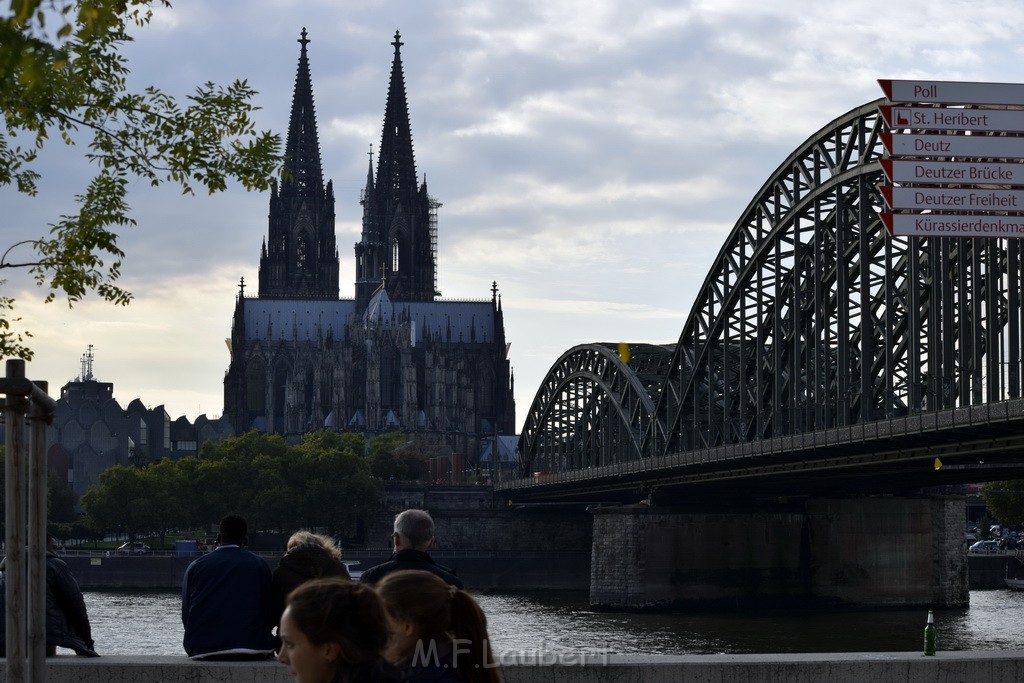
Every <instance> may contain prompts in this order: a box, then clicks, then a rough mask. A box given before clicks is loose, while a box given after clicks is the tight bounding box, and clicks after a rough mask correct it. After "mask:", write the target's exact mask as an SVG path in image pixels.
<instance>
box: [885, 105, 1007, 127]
mask: <svg viewBox="0 0 1024 683" xmlns="http://www.w3.org/2000/svg"><path fill="white" fill-rule="evenodd" d="M878 110H879V111H880V112H882V118H883V119H885V122H886V123H888V124H889V127H890V128H915V129H918V130H977V131H983V132H992V133H999V132H1003V133H1020V132H1022V131H1024V111H1020V110H1008V109H948V108H944V107H898V106H892V105H887V104H883V105H881V106H879V107H878Z"/></svg>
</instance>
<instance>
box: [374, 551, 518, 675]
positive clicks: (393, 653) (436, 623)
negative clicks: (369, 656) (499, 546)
mask: <svg viewBox="0 0 1024 683" xmlns="http://www.w3.org/2000/svg"><path fill="white" fill-rule="evenodd" d="M376 589H377V594H378V595H379V596H380V598H381V601H382V602H383V603H384V611H385V612H387V615H388V618H389V620H390V623H391V640H390V641H389V643H388V649H387V650H386V651H385V653H384V656H385V658H387V659H388V660H390V661H392V662H394V663H395V665H396V666H398V668H399V669H400V670H401V671H402V674H403V675H404V676H405V680H406V681H407V682H408V683H501V681H502V674H501V669H500V668H499V667H498V661H497V660H496V659H495V658H494V653H493V650H492V649H491V643H490V637H489V636H488V635H487V618H486V617H485V616H484V613H483V610H481V609H480V606H479V605H478V604H477V602H476V600H474V599H473V596H472V595H470V594H469V593H467V592H466V591H464V590H461V589H459V588H456V587H455V586H452V585H449V584H447V583H445V582H444V580H442V579H441V578H440V577H438V576H435V575H432V574H429V573H427V572H421V571H398V572H391V573H390V574H388V575H387V576H385V577H384V578H383V579H381V580H380V582H379V583H378V584H377V585H376Z"/></svg>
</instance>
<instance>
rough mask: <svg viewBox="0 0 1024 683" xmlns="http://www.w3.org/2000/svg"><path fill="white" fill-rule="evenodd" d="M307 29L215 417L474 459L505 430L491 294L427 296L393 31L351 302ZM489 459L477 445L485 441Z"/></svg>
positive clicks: (423, 216) (502, 371)
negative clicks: (343, 283) (387, 438)
mask: <svg viewBox="0 0 1024 683" xmlns="http://www.w3.org/2000/svg"><path fill="white" fill-rule="evenodd" d="M309 42H310V41H309V40H308V39H307V38H306V31H305V29H303V31H302V36H301V38H300V39H299V43H300V45H301V49H300V52H299V66H298V70H297V73H296V76H295V90H294V93H293V95H292V109H291V118H290V121H289V123H288V138H287V143H286V147H285V168H284V172H283V174H282V179H281V182H280V187H275V188H274V189H273V190H272V192H271V195H270V219H269V228H268V234H267V237H266V239H265V240H264V242H263V247H262V249H261V252H260V268H259V294H258V295H257V296H256V297H251V296H247V295H246V293H245V291H244V287H243V288H242V289H241V291H240V292H239V294H238V298H237V302H236V305H235V312H234V319H233V321H232V326H231V363H230V366H229V368H228V371H227V374H226V375H225V378H224V414H225V416H227V417H228V418H229V419H230V421H231V423H232V426H233V428H234V430H235V433H236V434H241V433H243V432H245V431H248V430H251V429H257V430H261V431H267V432H275V433H279V434H282V435H284V436H286V437H298V436H299V435H301V434H304V433H306V432H311V431H317V430H320V429H333V430H336V431H354V432H358V433H361V434H367V435H372V434H379V433H383V432H390V431H400V432H404V433H407V434H409V435H411V436H412V437H414V438H415V441H416V442H417V443H418V444H419V447H420V449H421V450H423V451H426V454H427V455H431V456H445V455H454V456H460V457H459V459H460V460H462V459H464V461H465V462H466V464H467V465H471V464H473V463H475V462H476V461H477V459H478V458H479V457H480V452H481V448H482V445H483V443H484V439H487V438H490V437H494V436H496V435H498V434H501V435H510V434H514V432H515V404H514V401H513V398H512V379H511V371H510V367H509V362H508V356H507V347H506V343H505V328H504V322H503V316H502V311H501V301H500V299H499V298H498V296H497V288H496V287H493V286H492V288H491V297H490V299H483V300H480V301H443V300H439V299H438V296H439V295H440V292H438V290H437V209H438V207H439V206H440V203H439V202H437V201H436V200H434V198H433V197H431V196H430V195H429V194H428V192H427V185H426V182H423V183H419V184H417V175H416V162H415V157H414V155H413V146H412V131H411V129H410V126H409V109H408V104H407V102H406V95H405V77H404V75H403V71H402V58H401V47H402V42H401V40H400V36H399V34H398V33H397V32H396V33H395V40H394V42H393V43H392V45H393V46H394V59H393V61H392V64H391V81H390V84H389V86H388V96H387V104H386V106H385V110H384V127H383V133H382V135H381V141H380V148H379V153H378V158H377V169H376V176H375V175H374V169H373V161H372V159H371V161H370V168H369V170H368V172H367V177H366V187H365V188H364V189H363V191H362V194H361V199H360V204H361V205H362V215H363V218H362V233H361V235H360V240H359V242H357V243H356V244H355V271H356V278H355V298H354V299H341V298H339V286H338V271H339V267H338V265H339V255H338V248H337V244H336V240H335V233H334V188H333V184H332V182H331V181H329V180H328V181H327V182H326V184H325V183H324V177H323V170H322V166H321V161H320V143H319V139H318V135H317V125H316V115H315V111H314V107H313V87H312V81H311V79H310V72H309V57H308V54H307V45H308V43H309ZM488 451H489V447H488Z"/></svg>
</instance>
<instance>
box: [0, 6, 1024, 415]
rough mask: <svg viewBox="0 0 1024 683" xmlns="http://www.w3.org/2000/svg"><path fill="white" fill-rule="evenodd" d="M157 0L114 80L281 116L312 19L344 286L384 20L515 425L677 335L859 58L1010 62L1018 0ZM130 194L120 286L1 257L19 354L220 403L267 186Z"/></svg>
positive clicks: (999, 76) (55, 203)
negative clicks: (571, 381)
mask: <svg viewBox="0 0 1024 683" xmlns="http://www.w3.org/2000/svg"><path fill="white" fill-rule="evenodd" d="M154 16H155V18H154V21H153V23H152V25H151V26H149V27H146V28H143V29H139V30H134V31H133V35H135V36H136V41H135V42H134V43H133V44H131V45H130V46H128V47H126V48H125V51H124V54H125V55H126V57H127V58H128V59H129V60H130V62H131V64H132V69H133V73H132V76H131V80H130V82H131V83H132V84H133V87H143V86H145V85H148V84H151V83H152V84H155V85H158V86H160V87H161V88H163V89H165V90H166V91H168V92H171V93H173V94H176V95H178V96H186V95H187V94H188V93H190V92H191V91H192V89H193V87H194V86H195V85H197V84H199V83H202V82H204V81H207V80H213V81H217V82H230V81H231V80H233V79H235V78H247V79H248V80H249V82H250V84H251V85H252V86H253V87H255V88H256V90H258V91H259V95H258V97H257V104H258V105H259V106H260V107H261V109H260V111H258V112H256V115H255V120H256V123H257V127H258V128H260V129H268V128H269V129H274V130H276V131H279V132H281V133H282V135H283V134H285V133H286V130H287V124H288V115H289V110H290V106H291V96H292V86H293V83H294V79H295V69H296V65H297V61H298V54H299V45H298V43H297V42H296V41H297V39H298V37H299V32H300V31H301V30H302V28H303V26H305V27H306V29H307V30H308V34H309V38H310V39H311V41H312V42H310V43H309V48H308V49H309V56H310V60H311V69H312V75H313V83H314V95H315V102H316V113H317V116H318V120H319V139H320V146H321V156H322V159H323V166H324V176H325V178H330V179H332V180H333V182H334V187H335V195H336V197H337V206H336V213H337V215H336V223H335V225H336V233H337V239H338V248H339V251H340V254H341V271H342V275H341V279H342V293H343V295H345V294H346V293H347V294H351V288H352V284H351V282H352V279H353V265H352V261H353V252H352V245H353V243H354V242H355V240H356V239H357V238H358V232H359V230H360V221H361V215H362V213H361V207H360V205H359V203H358V202H359V194H360V191H361V189H362V188H363V186H364V184H365V182H366V169H367V160H368V157H367V152H368V151H369V149H370V145H371V144H372V145H373V146H374V149H376V147H377V145H379V141H380V126H381V123H382V120H383V113H384V103H385V97H386V93H387V86H388V80H389V78H390V69H391V60H392V56H393V50H394V48H393V47H392V45H391V44H390V43H391V42H392V40H393V36H394V33H395V30H396V29H399V30H400V31H401V32H402V40H403V42H404V45H403V47H402V56H403V62H404V75H405V81H406V85H407V95H408V103H409V108H410V112H411V117H412V130H413V140H414V145H415V151H416V163H417V169H418V171H419V174H420V176H421V177H423V176H426V178H427V179H428V181H429V184H428V187H429V188H430V192H431V194H433V195H435V196H436V197H437V198H438V199H439V200H440V201H441V202H443V207H442V208H441V211H440V223H439V235H438V237H439V249H440V262H439V268H438V272H439V280H440V286H441V289H442V291H444V292H445V295H446V296H451V297H475V298H489V297H490V286H491V282H493V281H497V282H498V286H499V288H500V294H501V296H502V302H503V309H504V311H505V313H506V335H507V337H508V339H509V341H510V342H511V343H512V357H511V360H512V364H513V367H514V368H515V373H516V394H517V401H518V403H519V421H520V424H521V422H522V419H523V416H524V415H525V411H526V407H527V406H526V404H527V403H528V401H529V400H531V399H532V396H533V394H534V392H535V391H536V389H537V387H538V385H539V384H540V382H541V380H542V378H543V376H544V373H545V372H546V371H547V369H548V368H549V367H550V366H551V364H552V363H553V362H554V361H555V360H556V359H557V358H558V356H559V355H561V354H562V353H563V352H564V351H566V350H567V349H568V348H569V347H571V346H573V345H575V344H579V343H586V342H588V341H618V340H627V341H651V342H656V343H672V342H674V341H675V339H676V338H677V337H678V334H679V332H680V331H681V329H682V326H683V323H684V321H685V318H686V315H687V312H688V311H689V307H690V305H691V304H692V301H693V299H694V298H695V296H696V294H697V291H698V290H699V288H700V286H701V285H702V283H703V280H704V278H705V276H706V274H707V272H708V271H709V270H710V268H711V266H712V264H713V261H714V259H715V257H716V255H717V253H718V251H719V249H720V248H721V246H722V243H723V242H724V240H725V238H726V236H727V235H728V233H729V231H730V230H731V229H732V226H733V224H734V222H735V221H736V220H737V219H738V218H739V216H740V214H741V213H742V211H743V209H744V208H745V207H746V205H747V203H748V202H749V201H750V199H751V197H752V196H753V194H754V193H755V192H756V191H757V190H758V188H760V187H761V185H762V184H763V183H764V182H765V181H766V180H767V179H768V178H769V176H770V175H771V173H772V172H773V171H774V170H775V169H776V167H777V166H778V165H779V164H780V163H782V162H783V161H784V160H785V158H786V157H787V156H788V155H789V154H790V153H791V152H792V150H793V149H795V148H796V147H797V146H798V145H800V144H801V143H803V142H804V141H805V140H806V139H807V138H808V137H809V136H811V135H812V134H813V133H814V132H815V131H817V130H818V129H820V128H821V127H823V126H824V125H826V124H827V123H828V122H829V121H831V120H833V119H835V118H836V117H838V116H841V115H842V114H844V113H845V112H846V111H848V110H850V109H852V108H854V107H856V106H859V105H861V104H863V103H865V102H869V101H871V100H874V99H876V98H878V97H880V96H881V94H882V93H881V91H880V89H879V88H878V86H877V84H876V82H875V81H876V79H878V78H908V77H912V78H918V79H936V80H946V79H965V80H978V81H992V82H1013V81H1016V80H1019V74H1018V69H1017V64H1019V62H1020V58H1021V51H1022V48H1021V47H1020V46H1019V45H1018V44H1017V41H1016V26H1018V25H1020V24H1021V23H1024V22H1022V19H1024V6H1022V5H1020V4H1019V3H1017V2H1011V1H1010V0H978V1H976V2H971V3H966V2H961V1H959V0H933V1H931V2H924V1H923V0H910V1H908V2H902V3H893V2H880V1H878V0H867V1H866V2H862V3H857V4H852V3H835V2H811V1H806V0H804V1H795V0H788V1H780V2H775V3H765V2H762V1H761V0H696V1H691V2H678V0H652V1H651V2H645V3H640V4H637V3H627V2H624V1H623V0H587V1H584V0H524V1H523V2H519V3H494V2H489V1H487V0H442V1H441V2H436V3H408V2H399V1H398V0H379V1H371V0H352V1H351V2H346V3H345V4H344V5H339V4H338V3H336V2H333V1H330V0H303V1H302V2H299V0H274V1H270V0H253V1H252V2H248V3H246V4H245V7H244V11H239V5H237V4H236V3H213V2H209V3H182V4H176V5H175V6H174V7H173V8H172V9H169V10H165V9H163V8H157V10H156V13H155V15H154ZM51 148H53V149H51ZM81 152H82V150H81V149H77V150H71V152H70V153H68V152H67V151H61V150H59V148H57V147H56V146H55V145H53V144H50V145H48V146H47V148H45V149H44V157H43V160H42V161H43V166H42V168H41V170H44V171H45V177H44V182H43V186H42V190H41V193H40V196H39V197H37V198H35V199H28V198H24V197H20V196H17V195H16V194H15V193H14V191H13V190H12V189H11V188H0V202H2V204H3V206H4V219H5V220H4V228H5V230H4V234H5V236H7V237H8V238H9V239H15V238H28V237H35V236H38V235H40V234H43V233H44V232H45V230H46V229H47V228H46V225H47V223H49V222H52V221H53V220H55V219H56V217H57V216H58V215H59V214H60V213H61V212H64V211H67V210H68V208H69V207H71V206H72V205H73V203H72V197H73V195H74V194H75V193H76V192H79V191H81V190H82V188H84V187H85V183H86V182H87V179H88V177H89V174H90V173H92V172H94V171H95V169H94V168H91V167H89V165H88V164H87V163H86V162H84V161H83V159H82V157H81ZM129 201H130V203H131V205H132V207H133V215H134V216H135V217H136V219H137V220H138V222H139V225H138V227H137V228H135V229H131V230H128V231H126V232H125V234H124V235H123V237H122V246H123V247H124V248H125V250H126V252H127V253H128V256H127V259H126V261H125V266H124V277H125V284H126V285H127V286H128V287H129V289H131V290H132V291H133V293H134V294H135V296H136V299H135V301H134V302H133V303H132V305H131V306H129V307H128V308H114V307H111V306H109V305H107V304H103V303H102V302H98V301H93V300H89V301H87V302H84V303H83V304H82V305H81V306H78V307H76V308H75V309H74V310H73V311H70V312H69V311H67V310H66V308H64V307H62V306H61V305H60V304H52V305H50V306H45V307H44V306H41V305H39V304H38V303H36V302H37V301H38V300H39V299H40V298H41V293H40V292H38V291H34V290H24V285H25V284H26V282H25V277H24V274H14V273H7V274H6V275H8V284H7V285H5V286H4V289H3V291H4V292H5V293H6V292H16V293H17V298H18V306H19V311H20V312H21V314H22V315H23V317H24V321H23V322H24V324H25V325H26V326H27V327H28V328H30V329H32V330H33V331H34V332H35V333H36V334H37V337H36V338H35V340H34V342H35V346H36V347H37V351H38V354H37V358H36V360H35V361H33V362H32V363H31V364H30V371H32V374H34V376H37V377H43V378H48V379H50V380H51V382H52V383H53V384H54V385H56V384H60V383H63V382H64V381H67V380H68V379H70V378H71V377H73V376H74V375H76V374H77V373H78V372H79V360H80V357H81V354H82V353H84V352H85V348H86V346H87V345H88V344H90V343H91V344H94V345H95V347H96V373H97V375H98V376H99V377H100V378H101V379H102V380H105V381H112V382H114V383H115V396H117V397H118V398H119V399H120V400H122V402H123V403H127V402H128V401H129V400H131V399H132V398H136V397H139V398H142V400H143V401H144V402H145V403H146V404H147V405H157V404H160V403H166V405H167V406H168V411H169V412H170V413H171V414H172V416H177V415H179V414H187V415H189V416H190V417H194V416H195V415H196V414H198V411H199V410H200V407H201V409H202V411H203V412H206V413H208V414H210V415H215V414H219V412H220V410H221V409H222V406H223V403H222V401H223V398H222V393H223V390H222V381H223V373H224V371H225V370H226V369H227V364H228V357H227V349H226V348H225V346H224V338H225V337H226V336H227V334H228V332H229V329H230V323H231V312H232V310H233V305H234V299H235V296H236V294H237V291H238V284H239V280H240V279H241V278H242V277H244V278H245V280H246V282H247V283H249V284H248V286H249V287H251V288H252V289H250V290H249V291H254V290H255V286H256V275H257V269H258V259H259V252H260V245H261V244H262V242H263V240H264V239H265V237H266V234H267V212H268V197H267V196H266V195H260V194H252V193H246V192H244V191H242V190H241V189H240V188H237V187H232V188H230V189H229V191H228V192H226V193H223V194H220V195H215V196H212V197H194V198H193V197H182V196H181V195H180V194H179V193H178V192H176V191H175V190H174V189H173V188H157V189H151V188H148V187H145V186H144V185H136V186H133V188H132V191H131V194H130V196H129ZM4 248H6V247H4ZM51 393H53V392H51Z"/></svg>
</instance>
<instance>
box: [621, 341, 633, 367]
mask: <svg viewBox="0 0 1024 683" xmlns="http://www.w3.org/2000/svg"><path fill="white" fill-rule="evenodd" d="M630 357H631V356H630V353H629V344H627V343H626V342H619V358H621V359H622V362H623V363H629V359H630Z"/></svg>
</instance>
